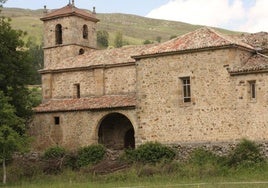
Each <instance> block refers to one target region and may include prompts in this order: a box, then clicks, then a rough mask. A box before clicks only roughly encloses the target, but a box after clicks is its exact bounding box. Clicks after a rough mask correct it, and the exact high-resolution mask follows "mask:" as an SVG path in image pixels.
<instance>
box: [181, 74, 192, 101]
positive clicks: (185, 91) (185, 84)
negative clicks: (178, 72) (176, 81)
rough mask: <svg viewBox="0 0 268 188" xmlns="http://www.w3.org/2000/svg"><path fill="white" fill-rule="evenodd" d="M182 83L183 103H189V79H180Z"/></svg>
mask: <svg viewBox="0 0 268 188" xmlns="http://www.w3.org/2000/svg"><path fill="white" fill-rule="evenodd" d="M181 81H182V94H183V102H185V103H186V102H191V85H190V77H183V78H181Z"/></svg>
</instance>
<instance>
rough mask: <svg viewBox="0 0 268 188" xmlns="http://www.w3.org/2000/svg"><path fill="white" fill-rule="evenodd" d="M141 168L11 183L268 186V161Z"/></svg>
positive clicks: (99, 187) (128, 187) (24, 187)
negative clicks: (219, 167)
mask: <svg viewBox="0 0 268 188" xmlns="http://www.w3.org/2000/svg"><path fill="white" fill-rule="evenodd" d="M141 170H142V169H141V168H133V167H132V168H130V169H127V170H125V171H121V172H116V173H112V174H108V175H94V174H91V173H85V171H77V172H74V171H71V170H67V171H64V172H63V173H62V174H59V175H39V176H35V177H34V178H29V179H24V180H21V181H18V182H17V183H11V184H9V185H8V187H14V188H16V187H18V188H19V187H20V188H35V187H38V188H48V187H53V188H71V187H76V188H91V187H92V188H113V187H117V188H143V187H144V188H157V187H158V188H159V187H163V188H165V187H167V188H168V187H178V188H180V187H181V188H183V187H189V188H252V187H254V188H265V187H266V188H267V187H268V165H264V166H263V167H260V168H251V169H239V170H228V173H226V174H222V175H216V174H213V172H212V173H211V175H209V173H207V170H208V169H204V173H199V177H198V176H196V172H194V174H192V172H191V173H189V174H184V175H182V174H180V173H179V172H178V171H176V172H172V173H168V174H167V173H166V172H165V173H161V172H160V173H155V174H153V175H152V174H150V175H148V174H146V173H145V174H144V173H143V174H141V173H140V171H141Z"/></svg>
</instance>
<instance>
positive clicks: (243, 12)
mask: <svg viewBox="0 0 268 188" xmlns="http://www.w3.org/2000/svg"><path fill="white" fill-rule="evenodd" d="M255 1H256V2H255V4H253V6H252V7H249V8H245V7H247V5H246V4H245V3H246V2H247V1H245V0H170V1H169V2H168V3H167V4H165V5H162V6H161V7H159V8H157V9H154V10H152V11H151V12H149V14H147V15H146V16H147V17H150V18H158V19H166V20H175V21H182V22H187V23H191V24H198V25H207V26H214V27H222V28H226V29H231V30H241V31H248V32H253V31H254V32H257V31H261V30H263V31H268V10H267V7H268V1H267V0H255ZM243 3H244V4H243Z"/></svg>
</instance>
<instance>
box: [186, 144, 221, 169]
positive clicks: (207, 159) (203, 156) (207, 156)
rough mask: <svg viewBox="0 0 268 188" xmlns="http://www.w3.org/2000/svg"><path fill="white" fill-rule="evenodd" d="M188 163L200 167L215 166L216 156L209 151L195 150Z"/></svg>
mask: <svg viewBox="0 0 268 188" xmlns="http://www.w3.org/2000/svg"><path fill="white" fill-rule="evenodd" d="M189 162H190V163H192V164H193V165H195V166H200V167H201V166H204V165H206V164H209V163H210V164H217V162H218V156H216V155H215V154H214V153H213V152H211V151H209V150H206V149H203V148H197V149H195V150H194V151H193V152H192V153H191V154H190V159H189Z"/></svg>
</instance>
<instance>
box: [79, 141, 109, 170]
mask: <svg viewBox="0 0 268 188" xmlns="http://www.w3.org/2000/svg"><path fill="white" fill-rule="evenodd" d="M104 155H105V148H104V146H102V145H91V146H86V147H83V148H80V149H79V150H78V158H77V164H78V166H79V167H82V166H87V165H90V164H94V163H97V162H99V161H101V160H102V159H103V158H104Z"/></svg>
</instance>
